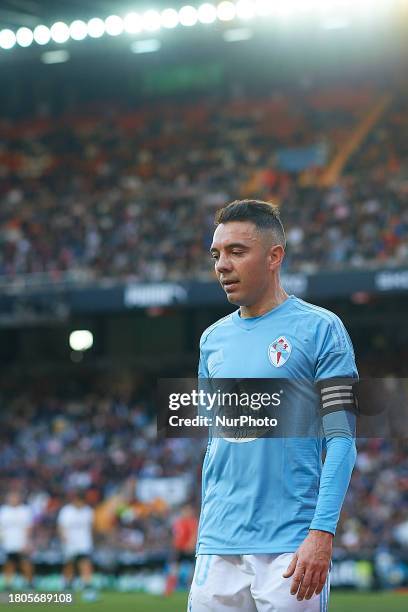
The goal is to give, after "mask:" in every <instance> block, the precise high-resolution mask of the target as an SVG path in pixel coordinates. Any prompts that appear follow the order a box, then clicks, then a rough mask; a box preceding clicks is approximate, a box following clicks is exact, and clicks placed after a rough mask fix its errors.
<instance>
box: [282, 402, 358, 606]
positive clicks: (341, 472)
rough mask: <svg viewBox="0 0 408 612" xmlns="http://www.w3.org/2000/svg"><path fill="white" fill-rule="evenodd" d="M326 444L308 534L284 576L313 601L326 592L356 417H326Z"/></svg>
mask: <svg viewBox="0 0 408 612" xmlns="http://www.w3.org/2000/svg"><path fill="white" fill-rule="evenodd" d="M322 420H323V433H324V436H325V438H326V443H327V453H326V460H325V462H324V465H323V469H322V475H321V479H320V487H319V496H318V501H317V505H316V510H315V514H314V517H313V520H312V522H311V525H310V531H309V535H308V536H307V537H306V539H305V540H304V542H303V543H302V544H301V546H300V547H299V549H298V550H297V551H296V553H295V554H294V556H293V558H292V561H291V563H290V565H289V567H288V568H287V570H286V572H285V573H284V574H283V576H284V577H285V578H289V577H290V576H292V575H293V579H292V584H291V589H290V592H291V594H292V595H296V594H297V599H298V600H299V601H301V600H302V599H310V598H311V597H313V595H315V594H316V595H319V593H320V592H321V591H322V590H323V587H324V584H325V582H326V578H327V572H328V570H329V566H330V561H331V556H332V548H333V536H334V534H335V531H336V526H337V522H338V519H339V516H340V511H341V507H342V505H343V501H344V497H345V495H346V492H347V489H348V486H349V483H350V478H351V473H352V471H353V467H354V463H355V460H356V446H355V441H354V435H355V433H354V432H355V415H354V414H353V413H351V412H349V411H346V410H338V411H336V412H332V413H330V414H327V415H325V416H323V419H322Z"/></svg>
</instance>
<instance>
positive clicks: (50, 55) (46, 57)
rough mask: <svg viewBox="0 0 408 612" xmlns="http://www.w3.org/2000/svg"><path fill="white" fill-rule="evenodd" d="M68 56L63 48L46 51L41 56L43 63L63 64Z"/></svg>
mask: <svg viewBox="0 0 408 612" xmlns="http://www.w3.org/2000/svg"><path fill="white" fill-rule="evenodd" d="M69 58H70V54H69V53H68V51H66V50H65V49H60V50H58V51H46V52H45V53H43V54H42V56H41V61H42V62H43V64H64V63H65V62H67V61H68V60H69Z"/></svg>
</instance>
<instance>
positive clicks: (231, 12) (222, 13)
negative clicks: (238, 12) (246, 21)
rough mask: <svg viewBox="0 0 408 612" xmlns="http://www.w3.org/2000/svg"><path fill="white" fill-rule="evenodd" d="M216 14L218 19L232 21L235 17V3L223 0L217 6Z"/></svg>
mask: <svg viewBox="0 0 408 612" xmlns="http://www.w3.org/2000/svg"><path fill="white" fill-rule="evenodd" d="M217 15H218V19H219V20H220V21H232V19H234V17H235V4H233V3H232V2H229V0H224V2H221V3H220V4H219V5H218V6H217Z"/></svg>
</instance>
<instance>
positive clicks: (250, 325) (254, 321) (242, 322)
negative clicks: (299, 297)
mask: <svg viewBox="0 0 408 612" xmlns="http://www.w3.org/2000/svg"><path fill="white" fill-rule="evenodd" d="M293 299H295V296H294V295H288V297H287V299H286V300H285V301H284V302H282V303H281V304H279V306H275V308H272V310H268V312H265V313H264V314H263V315H259V316H258V317H248V318H245V319H242V317H241V316H240V314H239V308H238V310H235V311H234V312H233V313H232V320H233V322H234V323H235V325H238V327H241V328H242V329H246V330H247V331H249V330H251V329H254V328H255V327H257V325H259V323H261V322H262V321H264V320H265V319H269V318H270V317H273V316H274V315H275V314H276V313H277V312H281V311H282V310H283V309H284V308H287V306H288V305H289V304H290V303H291V302H292V300H293Z"/></svg>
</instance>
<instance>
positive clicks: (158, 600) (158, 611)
mask: <svg viewBox="0 0 408 612" xmlns="http://www.w3.org/2000/svg"><path fill="white" fill-rule="evenodd" d="M186 603H187V595H186V594H184V593H181V594H179V593H177V594H175V595H173V596H171V597H155V596H152V595H142V594H130V593H102V594H101V598H100V600H99V601H97V602H94V603H84V602H81V600H80V595H77V596H76V597H75V603H74V604H73V605H72V606H70V605H61V604H60V605H40V604H31V605H23V604H14V605H13V606H12V607H13V608H14V609H15V610H16V612H30V611H31V612H47V611H53V612H55V611H56V610H59V611H60V612H62V610H65V611H66V612H69V611H70V610H73V611H74V610H75V612H91V611H92V610H95V612H185V610H186ZM0 609H1V606H0ZM329 610H330V612H406V611H407V610H408V593H406V594H404V593H364V594H361V593H358V594H356V593H333V594H332V596H331V602H330V607H329ZM214 612H215V611H214Z"/></svg>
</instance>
